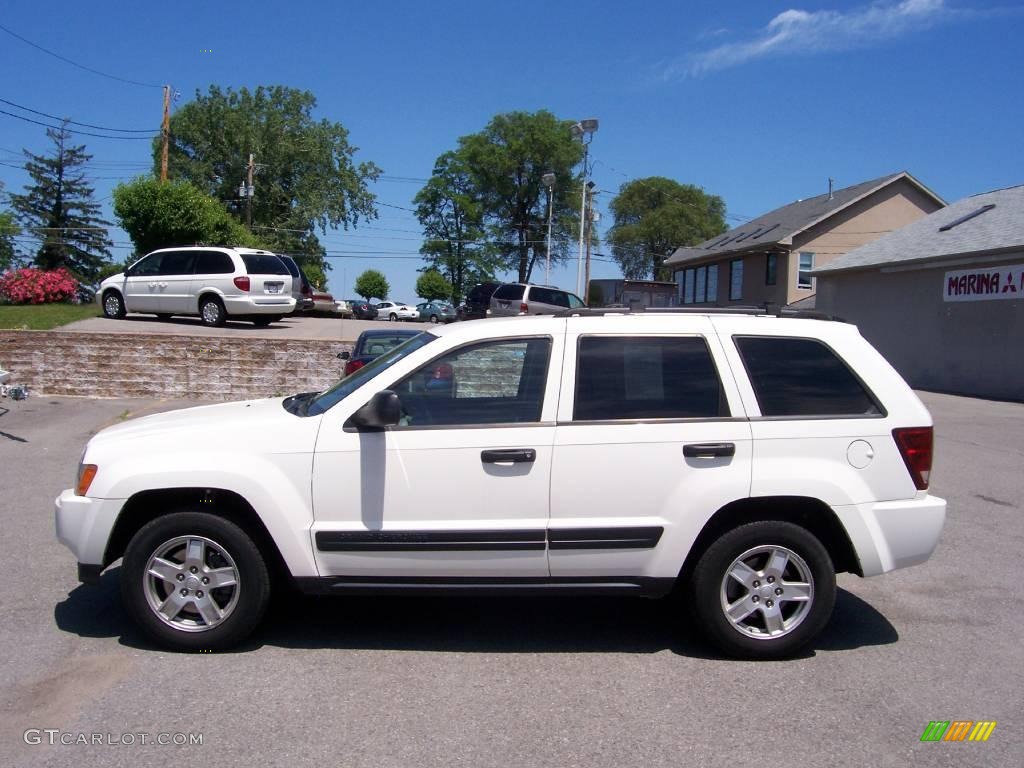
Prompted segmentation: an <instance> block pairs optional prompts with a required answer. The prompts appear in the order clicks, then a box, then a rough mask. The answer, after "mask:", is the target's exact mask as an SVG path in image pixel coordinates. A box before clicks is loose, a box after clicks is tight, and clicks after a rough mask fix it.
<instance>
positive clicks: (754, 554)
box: [687, 520, 836, 659]
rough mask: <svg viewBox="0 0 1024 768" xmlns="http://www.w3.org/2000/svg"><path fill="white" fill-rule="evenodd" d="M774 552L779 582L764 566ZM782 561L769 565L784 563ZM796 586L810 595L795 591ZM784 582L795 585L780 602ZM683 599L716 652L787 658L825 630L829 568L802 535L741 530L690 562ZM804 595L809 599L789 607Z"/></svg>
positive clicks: (831, 591)
mask: <svg viewBox="0 0 1024 768" xmlns="http://www.w3.org/2000/svg"><path fill="white" fill-rule="evenodd" d="M776 552H778V553H781V554H786V557H787V559H786V561H785V565H784V567H783V570H782V571H781V575H778V576H776V575H772V574H777V573H779V572H778V569H777V567H776V566H775V565H774V564H772V563H771V558H772V556H773V554H774V553H776ZM781 554H780V556H779V559H778V560H777V561H776V563H782V562H783V561H782V557H781ZM743 566H746V569H744V568H743ZM734 567H735V569H736V570H737V571H739V572H740V573H742V574H744V575H746V576H748V577H749V580H748V581H745V582H743V583H741V581H740V580H739V579H737V578H734V577H732V576H729V575H728V574H729V572H730V570H732V569H734ZM748 571H749V574H748ZM805 579H806V581H805ZM796 582H799V583H801V584H809V585H810V588H809V589H808V588H806V587H797V586H796V585H795V584H796ZM787 583H790V584H794V586H793V587H792V588H790V589H789V594H790V598H787V597H782V598H781V599H779V597H777V596H778V595H780V594H782V595H785V593H786V588H785V587H786V584H787ZM754 585H756V587H755V586H754ZM798 590H799V592H798ZM780 591H781V592H780ZM687 592H688V596H689V601H690V604H691V607H692V609H693V612H694V614H695V615H696V618H697V619H698V621H699V623H700V627H701V630H702V631H703V632H704V634H705V635H706V636H707V638H708V640H709V641H711V643H712V644H714V645H715V646H716V647H717V648H718V649H719V650H721V651H722V652H724V653H726V654H728V655H729V656H735V657H737V658H742V659H780V658H786V657H788V656H792V655H793V654H795V653H796V652H798V651H799V650H800V649H801V648H803V647H804V646H805V645H807V644H808V643H809V642H811V641H812V640H813V639H814V638H815V637H817V635H818V634H819V633H820V632H821V630H822V629H824V628H825V625H826V624H828V621H829V618H830V617H831V616H832V608H833V606H834V605H835V597H836V574H835V567H834V566H833V564H832V559H831V558H830V557H829V554H828V551H827V550H826V549H825V547H824V546H823V545H822V543H821V542H820V541H819V540H818V539H817V538H816V537H815V536H814V535H813V534H811V533H810V532H809V531H807V530H806V529H805V528H801V527H800V526H798V525H793V524H792V523H787V522H783V521H780V520H767V521H761V522H756V523H748V524H746V525H741V526H739V527H738V528H733V529H732V530H731V531H729V532H727V533H725V534H723V535H722V536H721V537H720V538H718V539H717V540H716V541H714V542H713V543H712V544H711V545H710V546H708V548H707V549H706V550H705V551H704V553H703V554H702V555H701V556H700V559H699V560H698V561H697V566H696V568H695V569H694V571H693V576H692V578H691V580H690V583H689V585H688V589H687ZM805 593H806V594H808V595H809V599H807V600H799V601H795V600H791V598H792V597H794V596H795V595H796V594H805ZM776 601H777V602H776ZM726 605H731V606H735V616H736V619H735V620H734V619H732V618H730V617H729V615H728V614H727V611H726V607H725V606H726ZM752 607H753V610H752V612H751V613H750V614H748V615H746V617H745V618H740V615H741V613H742V611H744V610H748V609H750V608H752ZM769 621H771V622H773V624H774V631H770V630H771V626H770V625H769Z"/></svg>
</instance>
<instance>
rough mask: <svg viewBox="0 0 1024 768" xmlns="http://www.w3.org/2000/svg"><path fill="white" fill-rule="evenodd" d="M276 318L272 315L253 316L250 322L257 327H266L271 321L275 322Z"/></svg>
mask: <svg viewBox="0 0 1024 768" xmlns="http://www.w3.org/2000/svg"><path fill="white" fill-rule="evenodd" d="M276 319H277V318H274V317H254V318H252V324H253V325H255V326H256V327H257V328H266V327H267V326H268V325H270V324H271V323H273V322H275V321H276Z"/></svg>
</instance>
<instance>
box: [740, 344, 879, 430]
mask: <svg viewBox="0 0 1024 768" xmlns="http://www.w3.org/2000/svg"><path fill="white" fill-rule="evenodd" d="M733 341H734V342H735V343H736V348H737V349H738V350H739V353H740V358H741V359H742V360H743V365H744V367H745V368H746V369H747V375H748V376H749V377H750V384H751V386H752V387H753V389H754V394H755V395H756V397H757V403H758V405H759V406H760V408H761V415H762V416H781V417H786V416H789V417H800V416H882V415H884V411H883V409H882V407H881V405H880V404H879V402H878V400H877V399H876V398H875V397H874V395H872V394H871V392H869V391H868V389H867V387H865V386H864V384H863V383H862V382H861V381H860V379H859V378H857V376H856V375H854V373H853V371H852V370H850V368H849V366H847V365H846V363H845V362H843V361H842V360H841V359H840V358H839V356H838V355H837V354H836V353H835V352H834V351H832V349H831V348H830V347H828V346H827V345H826V344H823V343H822V342H820V341H818V340H817V339H799V338H788V337H781V336H734V337H733Z"/></svg>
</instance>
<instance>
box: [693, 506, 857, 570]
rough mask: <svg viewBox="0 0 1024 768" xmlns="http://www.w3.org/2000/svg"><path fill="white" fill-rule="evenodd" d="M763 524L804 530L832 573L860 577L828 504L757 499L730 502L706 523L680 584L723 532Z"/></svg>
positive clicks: (844, 534) (846, 538) (851, 549)
mask: <svg viewBox="0 0 1024 768" xmlns="http://www.w3.org/2000/svg"><path fill="white" fill-rule="evenodd" d="M765 520H781V521H783V522H787V523H793V524H794V525H799V526H800V527H802V528H805V529H807V530H808V531H809V532H810V533H812V534H813V535H814V536H815V537H816V538H817V539H818V540H819V541H820V542H821V543H822V545H823V546H824V547H825V549H826V550H827V551H828V554H829V557H830V558H831V559H832V564H833V565H834V566H835V570H836V573H844V572H849V573H854V574H856V575H858V576H863V575H864V574H863V569H862V567H861V563H860V559H859V558H858V557H857V551H856V550H855V549H854V546H853V543H852V542H851V541H850V537H849V535H848V534H847V532H846V528H845V527H844V526H843V524H842V522H841V521H840V520H839V517H838V516H837V515H836V513H835V511H834V510H833V509H832V508H831V507H830V506H829V505H828V504H826V503H825V502H823V501H821V500H820V499H815V498H811V497H807V496H758V497H751V498H746V499H738V500H736V501H733V502H730V503H729V504H726V505H725V506H724V507H722V508H721V509H719V510H718V511H717V512H715V514H713V515H712V516H711V517H710V518H709V519H708V521H707V522H706V523H705V524H704V527H703V528H702V529H701V531H700V533H699V534H698V535H697V538H696V539H695V540H694V542H693V546H691V547H690V550H689V552H688V553H687V555H686V560H685V561H684V563H683V567H682V568H681V569H680V571H679V576H680V580H681V581H682V582H684V583H685V582H686V581H688V580H689V577H690V576H691V575H692V573H693V569H694V567H695V566H696V564H697V561H698V560H699V559H700V556H701V554H703V552H704V551H705V550H706V549H707V548H708V546H710V545H711V543H712V542H714V541H715V540H716V539H717V538H718V537H720V536H721V535H722V534H724V533H725V532H726V531H729V530H732V529H733V528H736V527H738V526H740V525H745V524H746V523H754V522H760V521H765Z"/></svg>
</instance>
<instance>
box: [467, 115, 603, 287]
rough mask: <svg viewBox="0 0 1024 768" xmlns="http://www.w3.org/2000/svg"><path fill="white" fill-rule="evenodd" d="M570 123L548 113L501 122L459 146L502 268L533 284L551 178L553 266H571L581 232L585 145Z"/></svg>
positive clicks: (543, 237) (542, 247) (494, 121)
mask: <svg viewBox="0 0 1024 768" xmlns="http://www.w3.org/2000/svg"><path fill="white" fill-rule="evenodd" d="M572 125H573V123H572V121H566V120H559V119H558V118H556V117H555V116H554V115H553V114H551V113H550V112H548V111H546V110H540V111H537V112H532V113H530V112H509V113H507V114H501V115H496V116H495V117H494V118H493V119H492V120H491V121H490V122H489V123H488V124H487V127H486V128H484V130H482V131H481V132H479V133H474V134H471V135H469V136H463V137H462V138H461V139H459V147H458V150H457V153H458V156H459V158H460V160H461V161H462V162H463V163H465V166H466V168H467V170H468V174H469V177H470V179H471V181H472V184H473V193H474V195H475V196H476V197H477V199H479V201H480V205H481V207H482V210H483V220H484V222H485V224H487V225H488V228H489V233H490V236H491V238H492V242H493V244H494V247H495V248H496V250H497V252H498V253H499V254H500V256H501V257H502V259H503V262H504V263H503V266H505V267H506V268H508V269H513V270H516V272H517V273H518V276H519V281H520V282H529V280H530V276H531V275H532V273H533V267H534V265H535V264H536V262H537V259H538V258H541V257H543V256H544V255H545V254H546V235H547V221H548V216H547V213H548V211H547V202H548V194H547V189H546V188H545V187H544V185H543V183H542V177H543V176H544V174H545V173H549V172H550V173H554V174H555V177H556V182H555V187H554V203H553V212H554V215H553V218H554V226H553V241H552V254H551V256H552V261H553V262H557V261H560V260H562V259H563V258H565V256H566V255H568V252H569V250H570V246H571V243H572V242H573V240H574V238H573V235H572V233H573V232H574V231H576V230H577V228H578V227H579V210H578V207H577V205H576V203H575V201H578V200H579V199H580V185H581V181H582V179H581V175H580V174H578V173H576V171H575V170H574V169H575V168H576V166H578V165H579V164H580V161H581V160H582V159H583V145H582V144H581V143H580V142H579V141H577V140H576V139H574V138H573V135H572V131H571V128H572Z"/></svg>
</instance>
